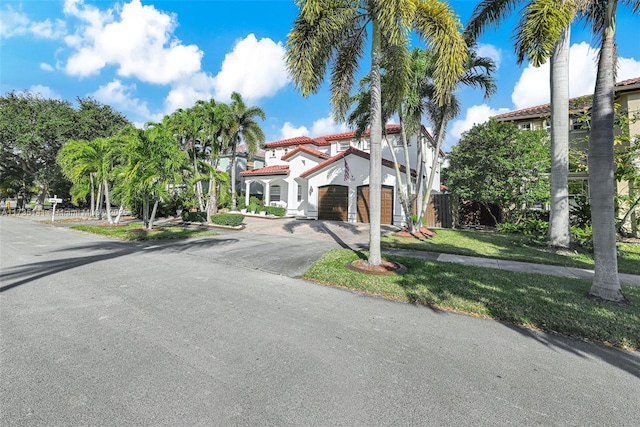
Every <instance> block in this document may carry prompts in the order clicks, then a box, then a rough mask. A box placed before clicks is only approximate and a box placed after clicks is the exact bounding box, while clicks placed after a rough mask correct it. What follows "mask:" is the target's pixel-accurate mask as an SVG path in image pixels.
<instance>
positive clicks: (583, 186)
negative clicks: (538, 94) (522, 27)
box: [494, 77, 640, 233]
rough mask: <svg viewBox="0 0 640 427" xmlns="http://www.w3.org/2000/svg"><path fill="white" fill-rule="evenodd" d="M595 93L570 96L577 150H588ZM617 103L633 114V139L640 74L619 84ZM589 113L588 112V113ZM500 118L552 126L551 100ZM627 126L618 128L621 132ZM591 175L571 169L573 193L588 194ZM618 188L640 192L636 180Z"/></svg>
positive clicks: (632, 220)
mask: <svg viewBox="0 0 640 427" xmlns="http://www.w3.org/2000/svg"><path fill="white" fill-rule="evenodd" d="M592 99H593V97H592V95H587V96H583V97H578V98H573V99H571V100H569V116H570V119H571V122H570V123H571V126H570V130H569V132H570V134H569V144H570V148H571V149H572V150H574V152H582V153H586V150H587V146H588V121H585V116H588V113H589V110H590V109H591V103H592ZM615 103H616V104H617V105H618V111H619V112H622V113H624V114H627V115H628V117H629V119H630V120H629V125H628V126H629V128H628V129H624V131H628V134H629V135H630V136H631V138H632V140H633V139H634V138H638V135H640V120H634V118H635V117H636V116H639V115H640V77H636V78H633V79H628V80H624V81H621V82H618V83H617V84H616V85H615ZM585 113H586V114H585ZM494 118H495V119H496V120H499V121H512V122H514V123H516V124H517V125H518V127H519V128H520V129H550V128H551V120H550V119H551V104H544V105H538V106H535V107H530V108H525V109H522V110H517V111H511V112H509V113H504V114H500V115H497V116H494ZM622 131H623V130H622V129H620V128H617V129H616V132H617V134H620V133H621V132H622ZM616 148H617V149H623V148H625V147H624V146H618V147H616ZM637 162H638V163H637V164H636V167H637V168H638V170H640V158H639V159H638V160H637ZM588 185H589V176H588V173H587V172H581V171H578V170H575V169H574V170H572V169H571V168H570V170H569V193H570V195H575V194H579V193H583V194H588V191H589V190H588V189H589V187H588ZM617 192H618V194H620V195H636V196H637V195H638V193H639V192H640V189H639V188H635V187H634V185H633V183H632V182H628V181H619V182H618V183H617ZM627 210H628V208H627V209H625V207H624V206H621V207H620V209H619V213H618V215H619V216H620V218H622V217H623V216H624V215H625V214H626V212H627ZM636 224H637V218H636V215H635V214H632V215H630V216H629V219H628V224H626V226H627V229H630V230H631V232H632V233H637V229H636V227H637V226H636Z"/></svg>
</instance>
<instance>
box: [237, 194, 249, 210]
mask: <svg viewBox="0 0 640 427" xmlns="http://www.w3.org/2000/svg"><path fill="white" fill-rule="evenodd" d="M236 205H237V208H238V209H246V208H247V204H246V203H245V199H244V197H242V196H240V197H238V198H237V199H236Z"/></svg>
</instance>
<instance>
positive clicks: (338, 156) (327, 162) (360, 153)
mask: <svg viewBox="0 0 640 427" xmlns="http://www.w3.org/2000/svg"><path fill="white" fill-rule="evenodd" d="M349 154H353V155H356V156H359V157H362V158H363V159H367V160H369V159H370V158H371V156H370V155H369V153H366V152H364V151H361V150H358V149H357V148H354V147H349V148H348V149H346V150H345V151H343V152H341V153H338V154H336V155H335V156H333V157H331V158H329V159H327V160H325V161H324V162H322V163H320V164H318V165H316V166H314V167H312V168H311V169H309V170H306V171H304V172H303V173H301V174H300V176H301V177H302V178H306V177H308V176H309V175H311V174H313V173H314V172H317V171H319V170H321V169H324V168H325V167H327V166H329V165H330V164H332V163H334V162H337V161H338V160H340V159H342V158H343V157H346V156H347V155H349ZM382 164H383V165H385V166H387V167H389V168H392V167H393V162H392V161H389V160H386V159H382ZM400 170H401V171H403V172H404V170H405V168H404V166H400ZM411 175H414V176H415V175H416V171H415V170H413V169H411Z"/></svg>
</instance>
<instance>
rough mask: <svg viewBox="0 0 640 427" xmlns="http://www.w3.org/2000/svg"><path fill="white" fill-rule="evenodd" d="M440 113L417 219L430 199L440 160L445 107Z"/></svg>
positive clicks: (422, 215)
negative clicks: (427, 179)
mask: <svg viewBox="0 0 640 427" xmlns="http://www.w3.org/2000/svg"><path fill="white" fill-rule="evenodd" d="M441 113H442V115H441V117H440V123H438V128H437V132H438V133H437V134H436V147H435V151H434V153H433V160H432V162H431V171H429V181H428V182H427V188H426V189H425V194H424V200H423V202H422V206H420V210H419V211H418V220H419V221H422V218H423V217H424V214H425V212H426V211H427V207H428V206H429V200H430V199H431V188H432V187H433V181H434V180H435V176H436V170H437V168H438V163H439V161H440V147H441V146H442V141H443V140H444V130H445V128H446V127H447V120H446V119H445V117H446V116H447V107H446V106H443V107H442V112H441Z"/></svg>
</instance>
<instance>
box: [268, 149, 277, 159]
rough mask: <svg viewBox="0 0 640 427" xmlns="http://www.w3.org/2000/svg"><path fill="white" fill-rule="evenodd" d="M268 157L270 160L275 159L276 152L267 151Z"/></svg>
mask: <svg viewBox="0 0 640 427" xmlns="http://www.w3.org/2000/svg"><path fill="white" fill-rule="evenodd" d="M269 157H271V158H272V159H275V157H276V150H271V151H269Z"/></svg>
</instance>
